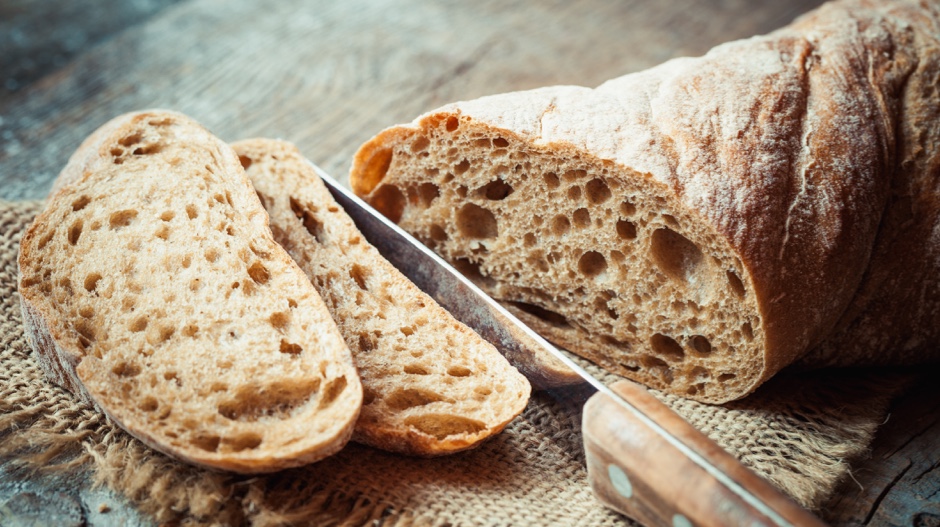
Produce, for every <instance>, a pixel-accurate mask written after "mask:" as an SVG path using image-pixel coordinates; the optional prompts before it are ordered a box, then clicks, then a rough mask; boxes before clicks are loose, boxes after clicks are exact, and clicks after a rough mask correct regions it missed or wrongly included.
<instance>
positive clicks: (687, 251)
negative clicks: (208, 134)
mask: <svg viewBox="0 0 940 527" xmlns="http://www.w3.org/2000/svg"><path fill="white" fill-rule="evenodd" d="M350 182H351V184H352V187H353V190H354V191H356V192H357V193H358V194H359V195H360V196H363V197H364V198H365V199H367V201H369V202H370V203H371V204H372V205H373V206H374V207H376V208H377V209H378V210H380V211H381V212H382V213H383V214H385V215H386V216H388V217H389V218H390V219H392V220H394V221H396V222H397V223H399V224H400V225H401V226H402V227H403V228H405V229H406V230H408V231H410V232H412V233H413V234H415V235H416V236H417V237H418V238H419V239H421V240H422V241H423V242H424V243H426V244H427V245H429V246H430V247H432V248H433V249H434V250H435V251H436V252H438V253H440V254H441V255H443V256H444V257H445V258H447V259H448V260H449V261H450V262H451V263H453V264H454V265H455V266H456V267H457V268H458V269H460V270H461V271H462V272H464V274H466V275H467V276H468V277H470V278H471V279H473V280H474V281H475V282H477V283H478V284H479V285H480V286H481V287H483V288H484V290H486V291H487V292H488V293H490V294H491V295H493V296H494V297H495V298H497V299H499V300H501V301H502V302H504V303H505V304H506V305H507V306H508V307H509V308H510V309H511V310H513V311H514V312H515V313H516V314H517V315H519V316H520V317H521V318H522V319H523V320H524V321H525V322H527V323H529V324H530V325H531V326H533V327H534V328H535V329H536V330H538V331H539V332H541V333H543V334H544V335H545V336H547V337H548V338H550V339H551V340H553V341H554V342H556V343H558V344H560V345H562V346H564V347H566V348H568V349H570V350H571V351H574V352H575V353H578V354H580V355H582V356H584V357H586V358H588V359H590V360H592V361H594V362H596V363H598V364H599V365H601V366H603V367H605V368H606V369H608V370H610V371H613V372H615V373H618V374H621V375H624V376H626V377H629V378H632V379H635V380H637V381H640V382H642V383H644V384H647V385H649V386H651V387H655V388H658V389H663V390H666V391H669V392H671V393H675V394H678V395H681V396H685V397H689V398H693V399H697V400H700V401H705V402H711V403H719V402H724V401H728V400H733V399H737V398H740V397H742V396H744V395H746V394H747V393H750V392H751V391H752V390H753V389H754V388H755V387H756V386H757V385H758V384H759V382H760V381H761V380H762V374H763V372H764V359H763V351H762V350H763V347H762V339H763V328H762V326H761V318H760V316H759V312H758V309H757V305H756V301H755V300H754V294H753V290H752V286H751V285H750V280H749V275H748V274H747V271H746V269H745V268H744V266H743V265H742V263H741V261H740V259H739V258H738V257H737V255H736V254H735V252H734V251H733V250H732V249H731V248H730V245H729V244H728V243H727V242H726V241H725V240H724V239H723V238H722V237H721V236H718V235H717V234H716V233H715V232H713V231H712V230H710V229H709V228H708V227H707V226H706V225H705V223H704V222H701V221H698V218H697V217H696V214H695V212H694V211H688V210H687V209H685V208H684V207H682V206H681V205H679V204H678V202H677V200H676V198H675V197H674V194H673V193H672V192H671V191H670V190H669V189H667V188H666V187H665V186H664V185H662V184H660V183H658V182H655V181H653V180H652V179H651V178H649V177H648V176H646V175H644V174H641V173H636V172H634V171H632V170H630V169H629V168H626V167H622V166H616V165H614V164H613V163H611V162H609V161H604V160H600V159H597V158H594V157H592V156H590V155H588V154H586V153H585V152H583V151H579V150H578V149H576V148H575V147H573V146H571V145H559V144H552V145H544V144H538V143H537V142H532V141H531V140H527V139H525V138H522V137H520V136H518V135H516V134H514V133H512V132H509V131H507V130H501V129H496V128H492V127H489V126H486V125H483V124H481V123H478V122H476V121H474V120H472V119H471V118H469V117H468V116H466V115H461V114H460V113H459V112H455V113H450V112H442V113H437V114H431V115H428V116H425V117H424V118H422V119H421V120H420V121H419V122H418V124H417V127H396V128H392V129H390V130H387V131H385V132H383V133H382V134H380V135H379V136H377V137H375V138H373V139H372V140H371V141H369V142H368V143H366V145H364V146H363V147H362V148H361V149H360V151H359V153H358V154H357V155H356V158H355V160H354V163H353V168H352V172H351V175H350Z"/></svg>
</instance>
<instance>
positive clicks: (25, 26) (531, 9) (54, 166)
mask: <svg viewBox="0 0 940 527" xmlns="http://www.w3.org/2000/svg"><path fill="white" fill-rule="evenodd" d="M819 3H821V2H820V0H791V1H784V2H781V1H779V0H702V1H696V0H623V1H618V2H613V1H604V0H581V1H561V0H558V1H551V2H538V3H535V2H530V3H521V2H520V3H516V2H510V1H506V0H486V1H478V2H446V3H441V2H433V1H430V0H402V1H399V2H392V1H374V2H367V1H365V0H356V1H348V2H325V1H314V0H281V1H278V2H250V1H241V2H237V1H223V0H142V1H139V2H122V1H120V0H103V1H92V0H47V1H45V2H29V1H28V0H12V1H10V0H8V1H6V2H3V3H2V4H0V50H3V53H0V69H2V71H3V77H4V78H3V81H4V82H3V83H2V86H0V197H2V198H6V199H33V198H41V197H43V196H44V195H45V193H46V192H47V190H48V188H49V186H50V184H51V181H52V179H53V178H54V177H55V175H56V174H57V172H58V170H59V169H60V168H61V167H62V166H63V165H64V164H65V161H66V159H67V158H68V156H69V154H70V153H71V152H72V151H73V150H74V149H75V147H76V146H77V145H78V143H79V142H80V141H81V139H82V138H83V137H85V136H86V135H87V134H88V133H90V132H91V131H92V130H94V129H95V128H96V127H97V126H98V125H100V124H101V123H103V122H105V121H106V120H108V119H109V118H110V117H113V116H114V115H117V114H119V113H122V112H125V111H128V110H133V109H139V108H147V107H165V108H172V109H176V110H179V111H182V112H184V113H187V114H190V115H191V116H193V117H195V118H196V119H197V120H199V121H200V122H202V123H203V124H205V125H206V126H208V127H209V128H210V129H211V130H213V131H214V132H216V133H217V134H218V135H219V136H220V137H222V138H223V139H226V140H237V139H241V138H247V137H252V136H268V137H280V138H285V139H289V140H291V141H293V142H295V143H297V144H298V146H299V147H300V148H301V150H302V151H303V152H304V153H305V154H306V155H307V156H308V157H310V158H311V159H313V160H315V161H317V162H318V163H319V164H320V165H321V166H323V167H324V168H325V169H327V171H329V172H331V173H332V174H334V175H335V176H337V177H339V178H340V179H344V178H345V175H346V171H347V170H348V167H349V161H350V158H351V156H352V154H353V152H354V151H355V149H356V148H357V147H358V146H359V145H360V144H361V143H363V142H364V141H365V140H366V139H368V138H369V137H370V136H372V135H373V134H374V133H376V132H377V131H379V130H381V129H382V128H384V127H386V126H389V125H392V124H395V123H399V122H403V121H409V120H411V119H412V118H413V117H415V116H416V115H418V114H420V113H422V112H424V111H427V110H430V109H432V108H434V107H436V106H439V105H441V104H443V103H446V102H450V101H454V100H461V99H470V98H475V97H479V96H482V95H486V94H491V93H499V92H505V91H512V90H520V89H527V88H535V87H539V86H545V85H551V84H579V85H586V86H594V85H597V84H599V83H601V82H603V81H605V80H607V79H609V78H612V77H615V76H618V75H621V74H624V73H628V72H631V71H636V70H639V69H642V68H646V67H649V66H653V65H655V64H657V63H660V62H662V61H664V60H666V59H669V58H671V57H675V56H680V55H697V54H701V53H703V52H705V51H706V50H708V49H709V48H710V47H711V46H713V45H715V44H718V43H720V42H724V41H727V40H732V39H736V38H741V37H746V36H750V35H753V34H758V33H764V32H767V31H770V30H772V29H775V28H777V27H780V26H782V25H784V24H786V23H787V22H789V21H790V20H792V19H793V18H794V17H795V16H797V15H799V14H800V13H802V12H804V11H806V10H809V9H811V8H813V7H815V6H816V5H818V4H819ZM917 390H918V391H917V392H916V393H915V394H914V395H912V396H909V397H907V398H905V399H903V400H901V401H899V402H898V403H897V404H896V405H895V408H894V410H893V413H892V417H891V419H890V421H889V425H890V426H886V427H884V429H883V432H882V433H880V435H879V437H878V439H877V441H876V444H875V446H874V449H873V454H872V456H871V458H870V459H863V460H859V462H858V463H857V467H858V468H857V469H856V470H855V480H857V481H848V482H846V485H845V486H844V487H843V489H842V490H841V491H840V492H839V494H838V495H837V496H836V497H834V498H833V500H832V501H831V502H830V504H829V505H828V506H827V512H825V515H826V516H827V518H828V519H829V520H830V521H831V522H833V523H836V524H843V525H869V524H872V525H874V524H878V525H938V524H940V473H938V470H937V466H938V463H940V448H938V447H940V433H938V432H940V419H938V414H940V412H938V409H940V389H938V388H936V387H934V386H931V385H930V383H928V384H926V385H924V386H921V387H919V388H918V389H917ZM0 470H2V467H0ZM0 478H2V471H0ZM2 488H3V487H0V502H3V501H4V499H5V498H4V496H3V495H2ZM131 516H133V514H132V512H127V513H126V514H125V516H123V517H124V518H127V517H131ZM116 517H118V516H114V515H112V516H111V518H116ZM128 521H131V523H133V521H132V520H128ZM107 522H108V520H107V517H105V516H101V515H99V516H97V517H96V519H95V518H93V519H92V520H91V521H90V522H89V523H92V524H94V525H105V524H109V523H107Z"/></svg>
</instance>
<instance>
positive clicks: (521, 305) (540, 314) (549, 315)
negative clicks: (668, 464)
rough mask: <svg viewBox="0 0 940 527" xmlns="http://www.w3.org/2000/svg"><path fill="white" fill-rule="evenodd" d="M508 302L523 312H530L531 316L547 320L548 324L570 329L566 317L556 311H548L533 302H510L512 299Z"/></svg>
mask: <svg viewBox="0 0 940 527" xmlns="http://www.w3.org/2000/svg"><path fill="white" fill-rule="evenodd" d="M508 304H509V305H511V306H513V307H515V308H516V309H518V310H520V311H522V312H524V313H528V314H530V315H532V316H534V317H536V318H539V319H541V320H542V321H544V322H547V323H549V324H551V325H553V326H555V327H558V328H564V329H570V328H571V324H570V323H568V319H566V318H565V317H563V316H561V315H559V314H558V313H555V312H554V311H550V310H548V309H545V308H544V307H541V306H537V305H535V304H528V303H526V302H512V301H510V302H508Z"/></svg>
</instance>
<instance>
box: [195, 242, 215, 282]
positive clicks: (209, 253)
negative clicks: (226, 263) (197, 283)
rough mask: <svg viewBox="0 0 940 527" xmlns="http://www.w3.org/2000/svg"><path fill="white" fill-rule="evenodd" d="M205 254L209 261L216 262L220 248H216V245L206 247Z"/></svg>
mask: <svg viewBox="0 0 940 527" xmlns="http://www.w3.org/2000/svg"><path fill="white" fill-rule="evenodd" d="M205 256H206V261H208V262H209V263H215V262H216V261H218V259H219V250H218V249H216V248H215V247H210V248H208V249H206V253H205ZM197 280H198V278H197Z"/></svg>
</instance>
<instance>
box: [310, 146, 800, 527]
mask: <svg viewBox="0 0 940 527" xmlns="http://www.w3.org/2000/svg"><path fill="white" fill-rule="evenodd" d="M310 164H311V165H312V166H313V169H314V170H315V171H316V173H317V175H319V176H320V178H321V179H322V180H323V183H324V184H326V186H327V188H328V189H329V190H330V193H331V194H332V195H333V197H334V198H335V199H336V201H337V202H338V203H339V204H340V206H342V207H343V209H345V211H346V214H348V215H349V216H350V217H351V218H352V220H353V222H354V223H355V224H356V227H358V228H359V231H360V232H361V233H362V235H363V237H365V239H366V240H367V241H368V242H369V243H371V244H372V245H373V246H375V248H376V249H378V251H379V253H381V254H382V256H383V257H385V259H386V260H388V261H389V262H390V263H391V264H392V265H393V266H395V267H396V268H397V269H398V270H399V271H401V273H402V274H403V275H405V276H406V277H408V279H409V280H411V281H412V282H414V284H415V285H417V286H418V288H419V289H421V290H422V291H424V292H425V293H426V294H427V295H428V296H430V297H431V298H433V299H434V300H436V301H437V302H438V303H439V304H440V305H441V306H442V307H443V308H444V309H446V310H447V311H448V312H450V314H451V315H453V316H454V318H456V319H457V320H459V321H460V322H463V323H464V324H466V325H467V326H469V327H470V328H472V329H473V330H475V331H476V332H477V333H479V334H480V336H481V337H483V338H484V339H485V340H487V341H488V342H490V343H491V344H493V345H494V346H495V347H496V349H498V350H499V351H500V352H502V353H503V355H504V356H505V357H506V359H507V360H508V361H509V362H510V363H511V364H512V365H513V366H516V367H517V368H519V369H520V371H521V372H522V373H523V375H526V376H527V377H529V376H530V375H531V374H532V373H533V372H530V371H526V369H527V368H528V367H529V361H527V360H525V357H527V356H528V353H529V352H527V351H525V344H524V342H526V343H529V344H530V345H531V344H532V343H534V345H537V346H540V347H542V349H544V350H545V351H547V352H549V353H551V354H552V355H553V356H555V357H556V358H557V359H558V360H559V361H561V362H562V363H564V364H565V365H566V366H568V367H569V368H571V370H573V371H574V372H575V373H577V374H578V375H579V376H580V377H581V378H582V379H584V381H585V382H587V383H589V384H590V385H591V386H592V387H593V388H595V389H596V390H597V391H599V392H602V393H604V394H605V395H607V396H608V397H610V398H612V399H613V400H614V401H617V403H618V404H620V406H621V407H623V408H624V409H625V410H627V411H628V412H631V413H632V414H633V415H634V416H635V417H636V418H637V419H639V420H640V421H641V422H643V423H644V424H645V425H646V426H648V427H649V428H651V429H652V430H653V431H654V432H655V433H656V434H657V435H659V436H660V437H662V438H663V440H665V441H667V442H668V443H669V444H671V445H672V446H673V447H675V448H676V449H677V450H679V451H680V452H682V453H683V454H684V455H685V456H686V457H688V458H689V459H691V460H692V461H693V462H694V463H695V464H697V465H698V466H700V467H702V469H704V470H705V471H706V472H708V473H709V474H711V475H712V476H713V477H715V479H717V480H718V481H720V482H721V483H722V484H723V485H724V486H725V487H727V488H728V489H729V490H731V491H732V492H734V493H735V494H737V495H738V496H740V497H741V498H742V499H743V500H744V501H745V502H747V503H749V504H750V505H751V506H753V507H754V508H755V509H757V510H759V511H761V512H762V513H763V514H764V515H765V516H766V517H768V518H770V519H771V520H773V521H774V522H775V524H776V525H790V524H789V522H787V521H786V520H785V519H784V518H782V517H781V516H780V515H779V514H777V513H776V512H775V511H774V510H772V509H771V508H770V507H768V506H767V505H766V504H765V503H764V502H763V501H761V500H760V499H758V498H757V497H756V496H754V495H753V494H751V493H750V492H749V491H748V490H747V489H745V488H743V487H742V486H741V485H739V484H738V483H737V482H736V481H735V480H734V479H732V478H731V477H730V476H728V475H727V474H725V473H724V472H723V471H722V470H721V469H719V468H718V467H716V466H714V465H713V464H711V463H710V462H709V461H708V460H707V459H705V458H704V457H702V456H701V455H700V454H699V453H698V452H696V451H695V450H693V449H691V448H689V447H688V446H687V445H686V444H685V443H683V442H682V441H681V440H680V439H678V438H676V437H675V436H673V435H672V434H670V433H669V432H668V431H666V430H665V429H664V428H663V427H662V426H660V424H659V423H657V422H656V421H655V420H653V419H652V418H650V417H649V416H648V415H646V414H645V413H644V412H643V411H642V410H640V409H638V408H637V407H635V406H634V405H633V404H631V403H630V402H629V401H626V400H624V398H623V397H621V396H620V395H619V394H618V393H616V392H614V391H613V390H611V389H610V388H609V387H607V385H605V384H604V383H602V382H601V381H600V380H598V379H597V378H595V377H594V376H593V375H591V374H590V373H588V372H587V371H586V370H585V369H584V368H582V367H581V366H580V365H578V364H577V363H575V362H574V361H572V360H571V359H570V358H569V357H568V356H567V355H565V354H564V353H562V352H561V351H560V350H558V348H556V347H555V346H553V345H552V344H550V343H549V342H548V341H546V340H545V339H544V338H542V337H541V336H540V335H539V334H538V333H536V332H535V331H533V330H532V329H531V328H529V327H528V326H526V325H525V324H523V323H522V322H521V321H520V320H519V319H518V318H516V317H515V316H514V315H513V314H512V313H510V312H509V311H507V310H506V308H504V307H503V306H501V305H500V304H499V303H497V302H496V301H495V300H493V299H492V298H491V297H490V296H489V295H487V294H486V293H484V292H483V291H482V290H480V288H479V287H477V286H476V285H475V284H474V283H473V282H471V281H470V280H469V279H468V278H467V277H465V276H464V275H463V274H461V273H460V271H458V270H456V269H455V268H454V267H453V266H451V265H450V264H449V263H447V262H446V261H444V259H443V258H441V257H440V256H438V255H437V254H436V253H434V252H433V251H431V249H429V248H427V247H426V246H425V245H424V244H422V243H421V242H419V241H418V240H417V239H415V238H414V237H413V236H411V235H410V234H408V233H407V232H405V231H404V230H403V229H402V228H401V227H399V226H398V225H396V224H395V223H393V222H392V221H391V220H389V219H388V218H386V217H385V216H383V215H382V214H381V213H380V212H378V211H376V210H375V209H373V208H372V206H370V205H369V204H368V203H366V202H365V201H363V200H362V199H360V198H359V197H358V196H356V195H355V194H353V193H352V191H351V190H349V189H347V188H346V187H344V186H342V185H340V184H339V183H338V182H336V181H335V180H334V179H333V178H331V177H330V176H329V175H327V174H326V172H324V171H323V170H322V169H321V168H320V167H318V166H316V165H315V164H314V163H312V162H311V163H310ZM520 336H521V337H524V339H520ZM535 373H537V372H535Z"/></svg>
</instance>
